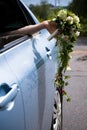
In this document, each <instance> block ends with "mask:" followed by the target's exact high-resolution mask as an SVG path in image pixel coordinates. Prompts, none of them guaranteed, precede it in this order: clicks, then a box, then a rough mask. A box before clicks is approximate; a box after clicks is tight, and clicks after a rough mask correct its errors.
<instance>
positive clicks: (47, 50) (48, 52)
mask: <svg viewBox="0 0 87 130" xmlns="http://www.w3.org/2000/svg"><path fill="white" fill-rule="evenodd" d="M45 49H46V54H47V57H48V58H49V59H50V60H51V59H52V56H51V51H50V49H49V48H48V47H45Z"/></svg>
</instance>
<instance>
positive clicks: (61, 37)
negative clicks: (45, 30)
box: [48, 9, 80, 101]
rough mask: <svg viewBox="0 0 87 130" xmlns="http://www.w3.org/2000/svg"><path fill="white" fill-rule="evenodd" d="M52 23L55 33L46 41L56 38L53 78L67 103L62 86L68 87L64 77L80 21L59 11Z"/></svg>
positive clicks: (77, 34)
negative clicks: (55, 24) (55, 60)
mask: <svg viewBox="0 0 87 130" xmlns="http://www.w3.org/2000/svg"><path fill="white" fill-rule="evenodd" d="M52 21H55V22H56V23H57V29H56V31H55V32H54V33H53V34H52V35H50V36H49V38H48V40H51V39H52V38H53V37H54V36H55V35H56V36H57V42H56V43H57V44H56V45H58V47H59V51H58V68H57V73H56V76H55V85H56V87H61V88H62V94H63V95H65V96H66V98H67V101H70V98H69V97H68V95H67V92H66V91H65V90H64V86H66V85H68V82H67V81H66V80H67V79H68V78H69V76H67V75H65V72H66V70H67V67H69V60H70V59H71V52H72V51H73V47H74V45H75V43H76V40H77V38H78V36H79V35H80V32H79V29H80V20H79V17H78V16H76V15H75V14H74V13H72V12H70V11H69V10H66V9H62V10H59V12H58V14H57V17H56V18H54V19H53V20H52Z"/></svg>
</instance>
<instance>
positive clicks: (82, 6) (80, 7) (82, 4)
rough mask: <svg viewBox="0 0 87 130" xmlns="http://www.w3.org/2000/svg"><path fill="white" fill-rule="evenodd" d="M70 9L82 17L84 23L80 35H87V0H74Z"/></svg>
mask: <svg viewBox="0 0 87 130" xmlns="http://www.w3.org/2000/svg"><path fill="white" fill-rule="evenodd" d="M68 9H69V10H71V11H73V12H74V13H75V14H77V15H78V16H79V17H80V20H81V25H82V26H81V30H80V32H81V35H80V36H87V13H86V12H87V0H73V1H72V2H71V4H70V5H69V6H68Z"/></svg>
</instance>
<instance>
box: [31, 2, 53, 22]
mask: <svg viewBox="0 0 87 130" xmlns="http://www.w3.org/2000/svg"><path fill="white" fill-rule="evenodd" d="M29 8H30V9H31V10H32V12H33V13H34V14H35V16H36V17H37V19H39V20H40V21H43V20H46V19H48V18H49V17H50V14H51V8H50V5H48V4H47V3H46V2H42V3H41V4H40V5H30V6H29Z"/></svg>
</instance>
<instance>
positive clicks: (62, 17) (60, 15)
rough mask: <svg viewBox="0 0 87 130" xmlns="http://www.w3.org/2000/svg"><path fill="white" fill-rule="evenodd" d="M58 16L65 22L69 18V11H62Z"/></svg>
mask: <svg viewBox="0 0 87 130" xmlns="http://www.w3.org/2000/svg"><path fill="white" fill-rule="evenodd" d="M57 16H58V17H60V19H62V20H63V21H64V20H65V19H66V17H67V11H66V10H60V11H59V12H58V15H57Z"/></svg>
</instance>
